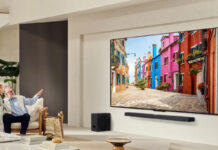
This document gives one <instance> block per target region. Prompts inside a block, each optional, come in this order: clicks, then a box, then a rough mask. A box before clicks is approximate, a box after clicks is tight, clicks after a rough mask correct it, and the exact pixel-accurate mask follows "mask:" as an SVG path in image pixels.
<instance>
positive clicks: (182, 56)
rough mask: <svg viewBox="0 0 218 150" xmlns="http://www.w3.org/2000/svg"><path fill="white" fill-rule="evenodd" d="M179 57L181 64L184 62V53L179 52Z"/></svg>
mask: <svg viewBox="0 0 218 150" xmlns="http://www.w3.org/2000/svg"><path fill="white" fill-rule="evenodd" d="M179 58H180V59H181V64H184V53H180V54H179Z"/></svg>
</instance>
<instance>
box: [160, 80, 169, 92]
mask: <svg viewBox="0 0 218 150" xmlns="http://www.w3.org/2000/svg"><path fill="white" fill-rule="evenodd" d="M161 86H162V87H163V89H164V91H168V87H169V86H170V84H169V83H166V82H165V83H163V84H162V85H161Z"/></svg>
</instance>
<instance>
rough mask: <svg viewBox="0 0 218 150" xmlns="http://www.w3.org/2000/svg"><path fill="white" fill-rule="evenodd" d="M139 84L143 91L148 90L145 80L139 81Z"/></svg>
mask: <svg viewBox="0 0 218 150" xmlns="http://www.w3.org/2000/svg"><path fill="white" fill-rule="evenodd" d="M137 84H138V87H139V88H141V89H142V90H144V89H145V88H146V87H145V80H144V79H142V80H139V81H138V83H137Z"/></svg>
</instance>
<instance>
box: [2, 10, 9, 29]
mask: <svg viewBox="0 0 218 150" xmlns="http://www.w3.org/2000/svg"><path fill="white" fill-rule="evenodd" d="M8 23H9V15H8V14H1V13H0V28H1V27H3V26H5V25H7V24H8Z"/></svg>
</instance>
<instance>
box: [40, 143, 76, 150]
mask: <svg viewBox="0 0 218 150" xmlns="http://www.w3.org/2000/svg"><path fill="white" fill-rule="evenodd" d="M40 147H42V148H45V149H49V150H61V149H70V150H79V149H78V148H76V147H72V146H70V145H69V143H53V142H52V141H44V142H42V144H40Z"/></svg>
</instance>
